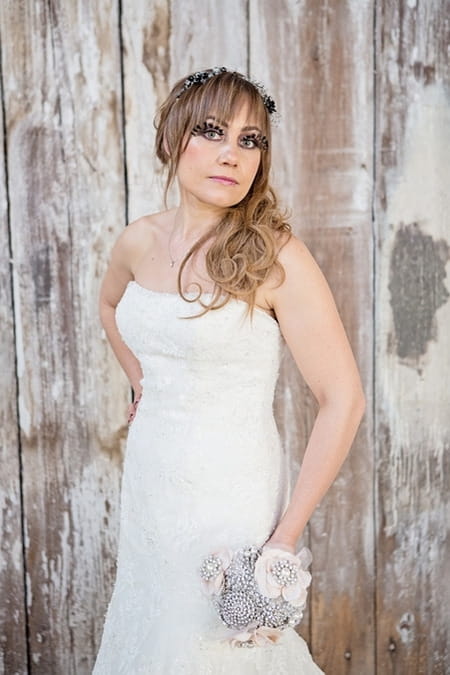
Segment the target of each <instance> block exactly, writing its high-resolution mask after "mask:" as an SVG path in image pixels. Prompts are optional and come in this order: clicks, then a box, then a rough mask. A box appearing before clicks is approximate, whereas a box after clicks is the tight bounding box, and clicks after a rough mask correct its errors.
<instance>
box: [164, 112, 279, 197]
mask: <svg viewBox="0 0 450 675" xmlns="http://www.w3.org/2000/svg"><path fill="white" fill-rule="evenodd" d="M266 144H267V141H266V139H265V137H264V136H263V135H262V132H261V129H260V127H259V126H258V124H257V123H256V119H253V118H252V116H251V114H249V111H248V106H247V105H243V106H242V108H241V109H240V110H239V112H238V113H237V114H236V115H235V117H234V118H233V119H231V120H229V121H226V120H221V119H220V115H212V116H211V117H208V118H207V119H205V120H204V122H203V123H201V124H199V125H198V126H197V127H195V129H193V130H192V133H191V135H190V138H189V142H188V145H187V147H186V149H185V150H184V152H183V153H182V154H181V157H180V161H179V163H178V170H177V177H178V183H179V187H180V193H181V197H182V199H183V198H184V199H189V198H192V197H193V198H194V199H195V200H198V201H200V202H201V203H203V204H208V205H211V206H214V207H219V208H228V207H230V206H233V205H235V204H238V203H239V202H240V201H241V200H242V199H244V197H245V196H246V194H247V193H248V191H249V189H250V187H251V185H252V183H253V180H254V178H255V176H256V173H257V171H258V167H259V163H260V160H261V153H262V152H264V151H265V150H264V148H265V147H266Z"/></svg>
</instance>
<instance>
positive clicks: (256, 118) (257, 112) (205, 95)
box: [183, 72, 270, 136]
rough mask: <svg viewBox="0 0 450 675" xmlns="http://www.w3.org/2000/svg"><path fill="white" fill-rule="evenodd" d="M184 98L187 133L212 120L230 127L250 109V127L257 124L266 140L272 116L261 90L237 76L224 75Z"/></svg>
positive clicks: (194, 89)
mask: <svg viewBox="0 0 450 675" xmlns="http://www.w3.org/2000/svg"><path fill="white" fill-rule="evenodd" d="M183 97H184V100H183V104H184V106H185V114H186V117H185V131H188V130H189V127H191V128H193V127H195V125H197V124H201V123H202V122H204V121H205V120H206V119H207V118H208V117H211V116H213V117H216V118H217V119H218V120H220V121H222V122H225V123H228V122H229V121H230V120H232V119H233V117H235V116H236V115H237V114H238V112H239V111H240V110H241V109H242V108H243V107H247V115H248V119H247V121H248V124H249V125H250V124H252V125H254V124H256V125H257V126H258V127H259V128H260V129H261V132H262V133H263V134H264V135H265V136H268V134H269V130H270V122H269V116H268V113H267V111H266V108H265V106H264V103H263V100H262V98H261V96H260V94H259V92H258V90H257V89H256V88H255V87H254V86H253V85H252V84H251V83H250V82H248V81H247V80H244V79H243V78H242V77H240V76H238V75H237V74H236V73H228V72H227V73H222V74H220V75H217V76H215V77H212V78H211V79H210V80H208V82H205V83H204V84H203V85H201V86H195V85H194V86H192V87H191V88H190V90H189V91H187V92H186V93H185V94H183Z"/></svg>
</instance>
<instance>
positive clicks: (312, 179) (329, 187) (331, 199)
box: [249, 0, 375, 675]
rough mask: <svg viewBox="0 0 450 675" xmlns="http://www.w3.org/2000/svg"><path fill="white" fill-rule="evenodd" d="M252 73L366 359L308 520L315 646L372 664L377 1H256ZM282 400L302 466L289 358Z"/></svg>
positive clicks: (299, 400)
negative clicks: (341, 451)
mask: <svg viewBox="0 0 450 675" xmlns="http://www.w3.org/2000/svg"><path fill="white" fill-rule="evenodd" d="M249 25H250V27H251V29H250V45H251V58H250V70H251V75H252V76H253V77H255V79H258V80H261V81H263V82H265V83H266V84H267V88H268V89H270V93H271V94H272V95H273V96H274V98H275V100H276V101H277V102H278V107H279V110H280V112H281V115H282V118H281V122H280V125H279V127H278V128H277V129H275V134H274V150H275V159H274V178H275V184H276V185H277V187H278V189H279V191H280V194H281V196H282V199H283V202H284V204H286V206H288V207H289V208H290V209H291V210H292V218H291V221H292V224H293V226H294V230H295V232H296V233H297V235H298V236H300V238H302V239H303V240H304V241H305V242H306V243H307V244H308V245H309V247H310V249H311V250H312V252H313V254H314V256H315V258H316V259H317V261H318V262H319V264H320V266H321V268H322V270H323V271H324V273H325V275H326V276H327V278H328V281H329V283H330V285H331V288H332V290H333V293H334V296H335V298H336V301H337V304H338V307H339V310H340V313H341V316H342V318H343V321H344V324H345V327H346V329H347V332H348V334H349V337H350V340H351V343H352V345H353V348H354V351H355V353H356V357H357V360H358V362H359V365H360V368H361V371H362V377H363V381H364V385H365V389H366V394H367V399H368V411H369V412H368V414H367V415H366V419H365V421H364V423H363V425H362V428H361V430H360V432H359V435H358V439H357V442H356V443H355V446H354V448H353V451H352V453H351V455H350V457H349V459H348V460H347V462H346V464H345V465H344V468H343V470H342V471H341V473H340V475H339V477H338V479H337V480H336V482H335V484H334V486H333V487H332V489H331V490H330V492H329V493H328V494H327V496H326V498H325V499H324V500H323V503H322V504H321V506H320V507H319V508H318V510H317V511H316V513H315V515H314V517H313V518H312V520H311V524H310V527H309V530H310V533H309V534H310V545H311V548H312V551H313V556H314V560H313V586H312V593H311V596H312V603H311V611H310V615H309V626H306V625H305V626H303V627H302V628H301V632H302V634H303V635H305V637H306V638H307V639H308V638H309V639H310V645H311V647H312V653H313V656H314V658H315V659H316V660H317V662H318V663H319V665H321V667H322V668H323V669H324V670H325V672H327V673H333V675H339V674H340V673H354V674H355V675H361V673H364V675H370V674H371V673H374V672H375V665H374V603H373V593H374V563H373V559H374V550H373V459H372V452H371V447H370V437H371V428H372V420H371V415H370V409H371V383H372V365H371V364H372V341H373V338H372V317H371V307H372V290H371V268H372V243H371V240H372V233H371V177H372V176H371V174H372V106H371V97H372V52H371V43H372V2H369V1H366V2H356V1H355V0H353V1H350V2H346V3H341V2H338V1H337V0H334V1H332V2H329V1H326V2H325V0H324V1H323V2H322V1H321V2H312V0H309V1H308V0H305V1H303V2H300V3H299V2H295V1H294V0H283V1H282V2H278V3H276V4H275V3H271V2H269V1H268V0H266V1H264V2H262V3H261V2H256V0H251V2H250V24H249ZM281 384H282V387H281V391H280V396H281V399H280V401H279V408H280V409H282V410H280V413H281V414H280V421H281V425H282V427H283V432H284V437H285V439H286V442H287V444H288V445H289V446H290V449H291V451H292V452H295V453H297V456H298V459H299V461H300V459H301V454H302V452H303V450H304V447H305V444H306V440H307V438H308V435H309V432H310V429H311V424H312V420H313V418H314V415H315V405H314V403H313V401H312V400H311V397H308V396H307V392H306V387H305V385H304V383H303V382H302V380H301V377H300V376H299V375H298V372H297V370H296V368H295V366H294V364H293V363H292V359H291V358H290V357H289V356H288V355H286V361H285V368H284V373H283V381H282V383H281Z"/></svg>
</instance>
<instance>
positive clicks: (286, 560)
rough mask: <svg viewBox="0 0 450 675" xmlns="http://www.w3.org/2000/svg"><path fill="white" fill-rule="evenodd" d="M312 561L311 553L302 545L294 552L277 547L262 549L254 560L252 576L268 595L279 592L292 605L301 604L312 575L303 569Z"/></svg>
mask: <svg viewBox="0 0 450 675" xmlns="http://www.w3.org/2000/svg"><path fill="white" fill-rule="evenodd" d="M311 560H312V556H311V552H310V551H309V550H308V549H307V548H303V549H302V550H301V551H300V552H299V553H297V554H296V555H294V554H293V553H289V552H288V551H283V550H282V549H277V548H270V547H267V548H263V551H262V553H261V555H260V557H259V558H258V560H257V561H256V565H255V579H256V582H257V584H258V586H259V590H260V591H261V593H262V594H263V595H265V596H266V597H267V598H278V597H280V595H281V596H282V597H283V598H284V600H287V601H288V602H290V603H291V604H292V605H294V606H295V607H304V605H305V603H306V596H307V590H306V589H307V588H308V586H309V585H310V583H311V575H310V573H309V572H307V570H306V568H307V567H308V565H310V563H311Z"/></svg>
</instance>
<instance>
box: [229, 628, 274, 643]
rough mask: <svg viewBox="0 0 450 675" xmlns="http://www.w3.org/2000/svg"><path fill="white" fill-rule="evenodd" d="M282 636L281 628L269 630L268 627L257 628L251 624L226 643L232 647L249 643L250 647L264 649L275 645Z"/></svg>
mask: <svg viewBox="0 0 450 675" xmlns="http://www.w3.org/2000/svg"><path fill="white" fill-rule="evenodd" d="M281 635H282V631H281V630H280V629H279V628H268V627H267V626H260V627H259V628H256V627H255V626H254V624H249V626H247V628H245V629H244V630H242V631H239V632H238V633H234V634H233V635H232V636H231V637H230V638H227V639H226V640H224V642H229V644H230V645H231V646H232V647H241V646H242V644H241V643H242V642H245V643H247V646H249V647H262V646H263V645H265V644H275V643H276V642H278V640H279V639H280V637H281Z"/></svg>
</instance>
